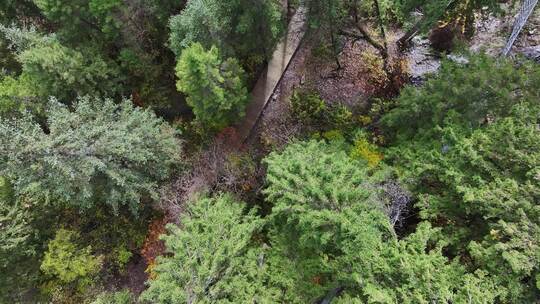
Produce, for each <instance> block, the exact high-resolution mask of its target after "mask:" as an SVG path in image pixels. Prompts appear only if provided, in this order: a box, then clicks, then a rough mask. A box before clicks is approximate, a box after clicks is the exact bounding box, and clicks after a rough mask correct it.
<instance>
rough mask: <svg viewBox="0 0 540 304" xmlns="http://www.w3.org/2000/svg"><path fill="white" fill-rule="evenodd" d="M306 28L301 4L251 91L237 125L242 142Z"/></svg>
mask: <svg viewBox="0 0 540 304" xmlns="http://www.w3.org/2000/svg"><path fill="white" fill-rule="evenodd" d="M305 30H306V10H305V7H304V6H300V7H299V8H298V10H297V11H296V13H295V14H294V15H293V16H292V18H291V21H290V22H289V26H288V28H287V32H286V34H285V37H284V38H283V39H282V40H281V42H280V43H279V44H278V45H277V47H276V50H275V51H274V53H273V55H272V59H271V60H270V62H269V63H268V66H267V67H266V69H265V70H264V71H263V73H262V74H261V77H260V78H259V80H258V81H257V83H256V84H255V87H254V88H253V91H252V92H251V102H250V103H249V104H248V106H247V109H246V116H245V117H244V119H243V120H242V122H240V123H239V124H238V125H236V130H237V132H238V134H239V136H240V139H241V140H242V142H245V141H246V140H247V139H248V138H249V136H250V134H251V133H252V130H253V128H254V127H255V125H256V124H257V121H258V120H259V118H260V117H261V114H262V112H263V111H264V109H265V107H266V105H267V103H268V101H269V100H270V99H271V97H272V94H273V93H274V91H275V89H276V87H277V86H278V84H279V82H280V80H281V78H282V77H283V74H284V73H285V71H286V70H287V68H288V66H289V64H290V62H291V59H292V58H293V57H294V54H295V53H296V51H297V50H298V47H299V46H300V42H301V41H302V38H304V34H305Z"/></svg>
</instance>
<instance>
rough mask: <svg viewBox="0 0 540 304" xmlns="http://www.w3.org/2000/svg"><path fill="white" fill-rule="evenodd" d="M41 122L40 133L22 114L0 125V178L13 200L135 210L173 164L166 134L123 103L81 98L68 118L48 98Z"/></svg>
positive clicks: (174, 151) (170, 136)
mask: <svg viewBox="0 0 540 304" xmlns="http://www.w3.org/2000/svg"><path fill="white" fill-rule="evenodd" d="M47 116H48V119H47V123H46V125H45V127H44V128H42V126H40V125H39V124H38V123H36V122H34V121H33V119H32V118H31V117H30V115H29V114H26V115H24V116H23V117H22V118H20V119H12V120H4V121H2V122H1V124H0V143H1V145H0V151H1V161H0V175H3V176H4V177H5V178H7V179H8V180H9V181H11V183H12V184H13V185H14V188H15V193H16V195H17V196H19V197H23V196H28V197H31V198H33V200H34V201H41V202H50V203H58V204H62V203H66V204H71V205H74V206H77V207H79V208H82V209H85V208H89V207H91V206H93V205H95V204H97V203H101V202H104V203H106V204H108V205H110V206H111V207H112V208H113V209H115V210H116V209H117V208H118V207H119V206H120V205H128V206H129V207H130V209H131V210H132V211H136V210H137V209H138V205H139V204H140V202H141V200H142V199H143V198H156V195H157V194H156V187H157V182H158V181H160V180H163V179H165V178H167V177H168V175H169V173H170V172H171V168H172V166H173V165H174V164H176V163H177V162H178V157H179V152H178V151H179V149H180V145H179V144H178V141H177V140H176V139H175V135H174V132H173V130H172V129H171V128H170V127H169V126H168V125H167V124H166V123H164V122H163V121H162V120H161V119H158V118H156V116H155V115H154V114H153V113H152V112H150V111H149V110H142V109H139V108H135V107H133V105H132V104H131V102H130V101H124V102H122V103H121V104H119V105H116V104H114V103H113V102H112V101H111V100H98V99H92V98H89V97H85V98H80V99H78V100H77V102H76V103H75V105H74V111H70V110H69V109H68V108H67V107H66V106H63V105H62V104H60V103H58V102H57V101H56V100H54V99H51V101H50V104H49V109H48V110H47ZM149 168H151V169H149Z"/></svg>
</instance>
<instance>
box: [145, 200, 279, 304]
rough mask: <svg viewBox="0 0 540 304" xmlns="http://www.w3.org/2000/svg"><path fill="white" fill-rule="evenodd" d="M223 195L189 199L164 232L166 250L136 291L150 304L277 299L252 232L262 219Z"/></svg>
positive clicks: (257, 301) (254, 233)
mask: <svg viewBox="0 0 540 304" xmlns="http://www.w3.org/2000/svg"><path fill="white" fill-rule="evenodd" d="M244 209H245V206H244V205H243V204H241V203H238V202H236V201H234V200H233V199H232V198H231V197H230V196H228V195H221V196H218V197H215V198H202V199H199V200H197V201H195V202H192V203H191V204H190V205H189V207H188V210H187V212H186V214H185V215H184V216H183V217H182V218H181V219H180V222H181V223H182V227H178V226H175V225H169V227H168V228H169V234H168V235H166V236H164V237H163V239H164V240H165V244H166V247H167V251H168V252H169V255H167V256H163V257H161V258H159V259H158V264H157V266H155V268H153V270H152V271H153V272H154V276H155V278H154V279H151V280H150V281H149V288H148V289H147V290H146V291H145V292H144V293H143V294H142V299H143V300H145V301H149V302H152V303H179V304H180V303H188V302H189V303H254V302H256V303H279V302H282V301H280V300H279V295H280V291H279V289H277V288H273V287H272V286H270V285H266V284H267V283H270V282H271V277H269V276H268V273H267V271H266V266H265V255H264V254H265V250H264V249H263V247H261V246H259V245H258V244H257V243H258V242H257V241H255V242H254V239H256V238H257V235H258V234H259V233H260V231H261V229H262V225H263V223H264V221H263V220H262V219H260V218H259V217H257V216H256V215H255V214H254V212H253V211H250V212H247V214H244Z"/></svg>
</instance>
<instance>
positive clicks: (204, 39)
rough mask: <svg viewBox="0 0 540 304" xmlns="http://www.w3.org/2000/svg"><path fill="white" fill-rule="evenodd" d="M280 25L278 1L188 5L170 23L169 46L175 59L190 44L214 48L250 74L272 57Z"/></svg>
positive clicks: (212, 1)
mask: <svg viewBox="0 0 540 304" xmlns="http://www.w3.org/2000/svg"><path fill="white" fill-rule="evenodd" d="M283 25H284V24H283V16H282V9H281V2H280V1H277V0H265V1H263V0H230V1H221V0H209V1H188V3H187V5H186V8H185V9H184V10H183V11H182V13H180V14H179V15H176V16H173V17H171V19H170V28H171V37H170V44H171V49H172V50H173V52H174V53H175V54H176V55H177V56H180V55H181V54H182V52H183V50H184V49H186V48H188V47H190V46H191V45H192V44H193V43H200V44H202V45H203V46H204V47H205V48H206V49H209V48H210V47H212V46H216V47H217V48H218V49H220V50H221V51H222V54H223V56H225V57H235V58H238V59H239V60H240V61H241V62H242V65H243V66H244V68H246V69H248V70H249V71H253V70H254V69H255V68H256V66H257V65H259V64H261V63H263V62H264V61H265V60H266V59H268V58H269V57H270V56H271V54H272V51H273V48H274V46H275V44H276V42H277V40H278V39H279V38H280V36H281V34H282V32H283V29H284V26H283Z"/></svg>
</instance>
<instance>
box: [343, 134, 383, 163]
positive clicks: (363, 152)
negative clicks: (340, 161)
mask: <svg viewBox="0 0 540 304" xmlns="http://www.w3.org/2000/svg"><path fill="white" fill-rule="evenodd" d="M350 156H351V158H355V159H363V160H365V161H367V163H368V166H369V167H370V168H375V167H377V165H378V164H379V163H380V162H381V161H382V159H383V155H382V154H381V153H380V152H379V151H377V148H376V147H375V146H374V145H373V144H371V143H369V142H368V141H367V139H365V138H359V139H357V140H356V141H355V142H354V147H353V149H352V151H351V153H350Z"/></svg>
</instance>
